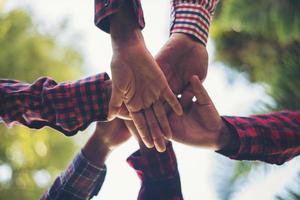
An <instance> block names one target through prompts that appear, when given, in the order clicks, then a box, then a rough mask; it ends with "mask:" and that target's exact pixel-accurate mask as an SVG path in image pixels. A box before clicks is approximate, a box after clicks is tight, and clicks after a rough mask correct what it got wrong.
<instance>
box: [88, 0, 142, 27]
mask: <svg viewBox="0 0 300 200" xmlns="http://www.w3.org/2000/svg"><path fill="white" fill-rule="evenodd" d="M123 3H130V4H131V6H132V10H133V12H134V15H135V18H136V21H137V23H138V24H139V26H140V28H141V29H143V28H144V27H145V21H144V15H143V9H142V6H141V0H95V18H94V22H95V25H96V26H97V27H98V28H100V29H101V30H103V31H105V32H107V33H109V27H110V16H111V15H113V14H115V13H117V12H119V11H120V9H121V6H122V4H123Z"/></svg>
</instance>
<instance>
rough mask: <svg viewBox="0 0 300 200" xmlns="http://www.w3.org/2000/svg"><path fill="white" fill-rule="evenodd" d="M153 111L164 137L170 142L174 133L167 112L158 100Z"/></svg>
mask: <svg viewBox="0 0 300 200" xmlns="http://www.w3.org/2000/svg"><path fill="white" fill-rule="evenodd" d="M153 110H154V113H155V116H156V119H157V121H158V122H159V125H160V128H161V130H162V132H163V134H164V136H165V137H166V138H167V139H168V140H170V139H171V138H172V131H171V128H170V125H169V120H168V118H167V114H166V111H165V109H164V106H163V104H162V103H161V101H159V100H158V101H156V102H155V103H154V104H153Z"/></svg>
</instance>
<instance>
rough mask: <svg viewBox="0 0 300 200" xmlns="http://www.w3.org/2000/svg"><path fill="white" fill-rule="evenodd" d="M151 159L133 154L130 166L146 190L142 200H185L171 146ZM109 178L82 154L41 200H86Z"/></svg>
mask: <svg viewBox="0 0 300 200" xmlns="http://www.w3.org/2000/svg"><path fill="white" fill-rule="evenodd" d="M149 156H150V157H149V158H151V159H149V160H148V159H145V158H144V157H142V156H141V154H140V151H136V152H135V153H133V154H132V155H131V156H130V157H129V158H128V159H127V162H128V163H129V165H130V166H132V167H133V168H134V169H135V170H136V172H137V174H138V176H139V177H140V179H141V180H142V187H141V189H140V192H139V195H138V200H154V199H155V200H182V199H183V197H182V194H181V184H180V178H179V173H178V168H177V161H176V157H175V154H174V151H173V148H172V144H171V143H170V144H169V145H168V146H167V151H166V152H164V153H158V152H157V151H156V150H151V152H150V154H149ZM105 175H106V167H105V166H104V167H103V168H98V167H96V166H94V165H93V164H92V163H91V162H90V161H88V160H87V159H86V158H85V157H84V155H83V154H82V153H79V154H78V155H77V156H76V157H75V159H74V160H73V162H72V163H71V164H70V165H69V167H68V168H67V169H66V170H65V171H64V172H63V173H62V174H61V175H60V176H59V177H57V178H56V180H55V181H54V183H53V185H52V186H51V187H50V189H49V190H48V191H47V192H45V193H44V194H43V195H42V197H41V200H50V199H51V200H65V199H67V200H86V199H91V198H92V197H94V196H96V195H97V194H98V192H99V191H100V189H101V187H102V185H103V182H104V179H105Z"/></svg>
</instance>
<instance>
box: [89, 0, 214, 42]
mask: <svg viewBox="0 0 300 200" xmlns="http://www.w3.org/2000/svg"><path fill="white" fill-rule="evenodd" d="M126 1H128V0H95V24H96V26H98V27H99V28H100V29H102V30H103V31H105V32H109V26H110V24H109V16H111V15H112V14H114V13H116V12H118V11H119V10H120V8H121V5H122V3H124V2H125V3H126ZM130 3H131V5H132V7H133V11H134V14H135V16H136V20H137V23H138V24H139V26H140V28H141V29H142V28H144V26H145V21H144V16H143V10H142V6H141V2H140V0H131V1H130ZM217 3H218V0H172V1H171V10H172V11H171V26H170V33H185V34H189V35H191V36H193V37H195V38H196V39H198V41H199V42H201V43H202V44H203V45H206V43H207V38H208V32H209V27H210V22H211V19H212V16H213V13H214V11H215V9H216V6H217Z"/></svg>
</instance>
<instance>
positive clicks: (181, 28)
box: [170, 0, 218, 45]
mask: <svg viewBox="0 0 300 200" xmlns="http://www.w3.org/2000/svg"><path fill="white" fill-rule="evenodd" d="M171 2H172V11H171V30H170V33H171V34H172V33H185V34H188V35H191V36H193V37H194V38H196V39H197V40H198V41H199V42H201V43H202V44H203V45H206V43H207V40H208V33H209V27H210V23H211V20H212V16H213V14H214V11H215V9H216V6H217V4H218V0H172V1H171Z"/></svg>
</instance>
